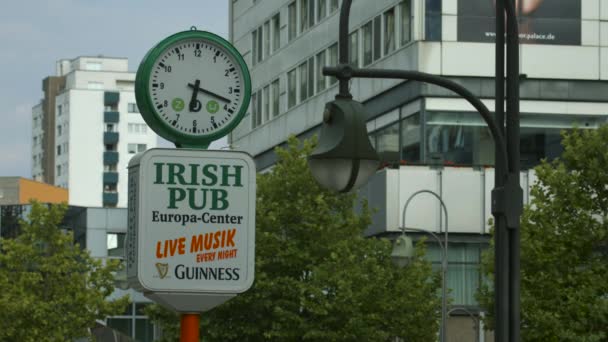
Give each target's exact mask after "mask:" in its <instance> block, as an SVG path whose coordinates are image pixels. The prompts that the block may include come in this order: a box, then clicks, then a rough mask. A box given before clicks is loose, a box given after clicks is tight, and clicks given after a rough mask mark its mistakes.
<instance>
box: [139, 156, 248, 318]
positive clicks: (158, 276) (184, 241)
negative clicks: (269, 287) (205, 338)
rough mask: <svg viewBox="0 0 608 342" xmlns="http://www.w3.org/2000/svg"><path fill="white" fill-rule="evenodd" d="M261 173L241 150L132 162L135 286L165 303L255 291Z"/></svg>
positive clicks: (144, 157) (147, 158)
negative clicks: (257, 197)
mask: <svg viewBox="0 0 608 342" xmlns="http://www.w3.org/2000/svg"><path fill="white" fill-rule="evenodd" d="M255 176H256V173H255V165H254V162H253V160H252V159H251V157H250V156H249V155H248V154H246V153H243V152H234V151H204V150H188V149H151V150H148V151H146V152H144V153H141V154H139V155H137V156H136V157H134V158H133V159H132V160H131V162H130V163H129V201H128V202H129V228H128V237H127V277H128V279H129V282H130V284H131V285H132V286H133V287H135V288H139V289H140V290H142V291H143V292H144V294H146V295H149V296H150V297H151V298H153V299H155V300H156V298H155V297H154V295H156V296H157V297H158V294H159V293H160V294H162V293H167V296H166V297H167V298H178V297H176V296H175V295H176V294H180V293H182V294H184V295H185V296H181V297H180V298H182V300H185V301H186V302H191V301H192V298H195V297H199V298H204V297H205V295H207V296H210V297H213V296H214V295H220V296H221V295H234V294H237V293H241V292H244V291H246V290H247V289H249V287H251V285H252V283H253V279H254V257H255V251H254V250H255ZM167 298H165V299H164V301H167V300H169V301H171V300H172V299H167ZM184 298H187V299H184ZM228 298H229V297H228ZM210 300H211V301H213V298H210ZM157 301H159V302H163V299H161V300H157ZM161 304H162V303H161ZM167 306H171V307H174V308H176V309H178V310H180V309H183V310H192V308H191V307H190V306H188V307H187V308H180V305H175V303H173V304H171V305H167ZM197 311H198V310H197ZM200 311H203V310H200Z"/></svg>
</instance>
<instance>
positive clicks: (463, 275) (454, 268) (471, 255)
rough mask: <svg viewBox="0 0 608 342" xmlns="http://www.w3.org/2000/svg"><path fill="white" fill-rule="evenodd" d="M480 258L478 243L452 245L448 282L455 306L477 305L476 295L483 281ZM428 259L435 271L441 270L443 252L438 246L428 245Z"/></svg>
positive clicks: (449, 254)
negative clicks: (480, 271)
mask: <svg viewBox="0 0 608 342" xmlns="http://www.w3.org/2000/svg"><path fill="white" fill-rule="evenodd" d="M480 256H481V246H480V244H478V243H454V242H451V243H450V245H449V247H448V270H447V276H446V280H447V285H448V289H449V291H448V293H449V294H450V297H452V302H451V303H452V304H453V305H477V300H475V293H476V292H477V289H478V288H479V284H480V279H481V275H480V273H479V264H480V259H481V258H480ZM426 257H427V259H428V260H430V261H431V262H432V263H433V269H434V270H436V271H439V270H441V260H442V251H441V249H440V248H439V246H437V244H433V243H429V244H428V247H427V255H426Z"/></svg>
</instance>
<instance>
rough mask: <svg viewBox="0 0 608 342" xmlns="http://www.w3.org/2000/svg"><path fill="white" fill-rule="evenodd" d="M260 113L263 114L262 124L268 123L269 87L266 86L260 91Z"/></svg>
mask: <svg viewBox="0 0 608 342" xmlns="http://www.w3.org/2000/svg"><path fill="white" fill-rule="evenodd" d="M262 100H263V101H262V108H263V109H262V111H263V114H264V122H268V121H270V86H269V85H267V86H265V87H264V90H263V91H262Z"/></svg>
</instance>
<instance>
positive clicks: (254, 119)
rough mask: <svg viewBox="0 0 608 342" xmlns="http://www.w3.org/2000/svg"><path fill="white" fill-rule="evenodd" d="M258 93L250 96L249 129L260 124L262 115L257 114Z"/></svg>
mask: <svg viewBox="0 0 608 342" xmlns="http://www.w3.org/2000/svg"><path fill="white" fill-rule="evenodd" d="M258 101H259V100H258V93H257V92H255V93H253V94H251V128H256V127H258V126H259V125H260V123H261V122H262V118H261V115H262V113H260V112H258Z"/></svg>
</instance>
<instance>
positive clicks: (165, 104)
mask: <svg viewBox="0 0 608 342" xmlns="http://www.w3.org/2000/svg"><path fill="white" fill-rule="evenodd" d="M168 106H169V101H167V100H165V101H163V107H165V108H167V107H168Z"/></svg>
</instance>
